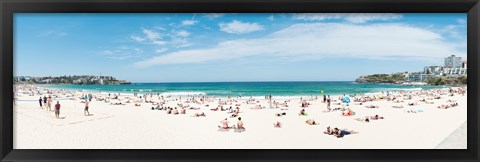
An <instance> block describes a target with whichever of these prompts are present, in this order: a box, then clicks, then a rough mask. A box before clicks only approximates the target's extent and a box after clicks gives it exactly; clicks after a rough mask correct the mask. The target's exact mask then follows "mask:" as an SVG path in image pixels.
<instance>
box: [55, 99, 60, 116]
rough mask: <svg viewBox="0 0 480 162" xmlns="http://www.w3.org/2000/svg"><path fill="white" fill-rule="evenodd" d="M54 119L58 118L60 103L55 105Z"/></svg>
mask: <svg viewBox="0 0 480 162" xmlns="http://www.w3.org/2000/svg"><path fill="white" fill-rule="evenodd" d="M55 117H56V118H57V119H59V118H60V101H57V104H55Z"/></svg>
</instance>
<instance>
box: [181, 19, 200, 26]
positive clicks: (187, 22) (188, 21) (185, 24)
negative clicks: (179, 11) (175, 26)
mask: <svg viewBox="0 0 480 162" xmlns="http://www.w3.org/2000/svg"><path fill="white" fill-rule="evenodd" d="M196 23H198V21H195V20H183V21H182V25H183V26H190V25H195V24H196Z"/></svg>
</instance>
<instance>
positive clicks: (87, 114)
mask: <svg viewBox="0 0 480 162" xmlns="http://www.w3.org/2000/svg"><path fill="white" fill-rule="evenodd" d="M83 114H84V115H85V116H90V112H88V102H85V110H84V111H83Z"/></svg>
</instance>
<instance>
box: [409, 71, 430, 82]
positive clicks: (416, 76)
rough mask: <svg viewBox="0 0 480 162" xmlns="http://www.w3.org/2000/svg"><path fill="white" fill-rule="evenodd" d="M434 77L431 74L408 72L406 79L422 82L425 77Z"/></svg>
mask: <svg viewBox="0 0 480 162" xmlns="http://www.w3.org/2000/svg"><path fill="white" fill-rule="evenodd" d="M430 77H435V75H433V74H424V73H410V74H409V75H408V78H407V80H408V81H409V82H423V81H425V80H426V79H427V78H430Z"/></svg>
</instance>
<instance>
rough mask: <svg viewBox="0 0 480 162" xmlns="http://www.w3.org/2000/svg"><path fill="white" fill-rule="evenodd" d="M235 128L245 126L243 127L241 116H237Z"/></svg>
mask: <svg viewBox="0 0 480 162" xmlns="http://www.w3.org/2000/svg"><path fill="white" fill-rule="evenodd" d="M237 129H245V127H243V122H242V117H238V122H237Z"/></svg>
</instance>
